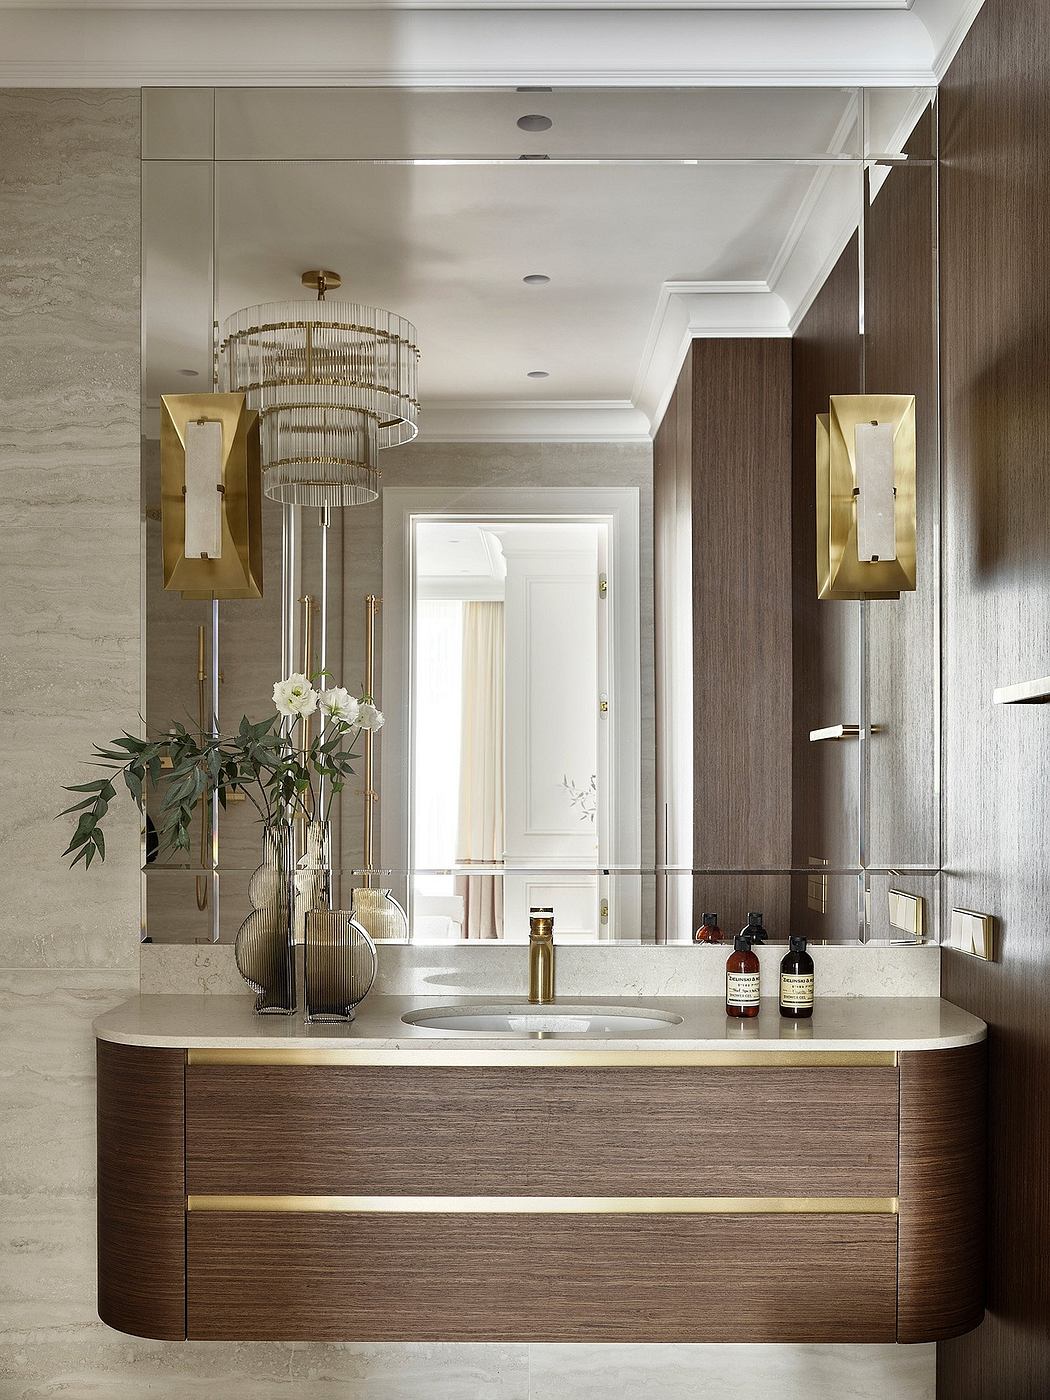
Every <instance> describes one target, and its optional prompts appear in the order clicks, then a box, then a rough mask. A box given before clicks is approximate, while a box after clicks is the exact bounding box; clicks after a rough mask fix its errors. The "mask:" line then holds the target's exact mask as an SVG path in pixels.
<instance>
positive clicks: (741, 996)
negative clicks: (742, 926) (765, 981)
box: [726, 932, 761, 1016]
mask: <svg viewBox="0 0 1050 1400" xmlns="http://www.w3.org/2000/svg"><path fill="white" fill-rule="evenodd" d="M760 1000H761V998H760V995H759V961H758V956H757V954H755V953H754V952H753V951H752V948H751V938H750V936H749V935H748V934H747V933H746V932H745V933H738V934H737V936H736V942H735V943H734V944H733V951H732V952H731V953H730V954H729V957H728V959H727V960H726V1015H727V1016H757V1015H758V1008H759V1004H760Z"/></svg>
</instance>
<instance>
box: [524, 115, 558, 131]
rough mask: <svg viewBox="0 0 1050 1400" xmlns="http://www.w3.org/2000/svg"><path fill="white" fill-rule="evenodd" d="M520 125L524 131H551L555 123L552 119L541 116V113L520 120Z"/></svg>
mask: <svg viewBox="0 0 1050 1400" xmlns="http://www.w3.org/2000/svg"><path fill="white" fill-rule="evenodd" d="M518 125H519V126H520V127H521V129H522V131H550V129H551V127H552V126H553V125H554V123H553V122H552V121H551V119H550V117H544V116H541V115H540V113H539V112H530V113H529V114H528V115H527V116H524V117H519V118H518Z"/></svg>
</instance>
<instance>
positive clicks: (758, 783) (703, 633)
mask: <svg viewBox="0 0 1050 1400" xmlns="http://www.w3.org/2000/svg"><path fill="white" fill-rule="evenodd" d="M790 379H791V346H790V342H788V341H787V340H698V341H695V342H694V343H693V346H692V349H691V351H690V353H689V354H688V355H687V357H686V360H685V364H684V365H683V367H682V372H681V375H680V377H679V380H678V384H677V386H676V389H675V393H674V396H673V397H672V400H671V404H670V406H669V408H668V411H667V415H666V416H665V418H664V421H663V423H662V424H661V427H660V430H659V433H658V435H657V438H656V443H655V448H654V510H655V520H656V549H655V562H656V577H657V593H656V599H657V602H656V631H657V638H658V642H657V647H658V650H659V653H660V655H661V656H662V657H664V658H666V659H670V660H671V661H672V663H673V664H681V663H682V660H683V659H684V661H685V663H686V664H688V665H690V666H691V668H692V688H693V704H692V709H693V716H692V719H693V725H692V729H693V738H692V754H691V761H692V767H693V839H692V852H691V860H692V863H693V864H694V865H695V866H696V867H697V868H698V869H700V870H703V869H713V870H718V869H727V870H732V869H748V868H759V869H760V868H762V867H767V868H768V867H773V868H777V867H779V868H784V867H786V866H789V865H790V863H791V843H790V838H789V833H790V829H791V689H792V685H791V667H792V657H791V538H790V532H789V531H788V529H787V528H786V527H785V526H786V522H787V520H788V519H789V517H790V511H791V484H790V474H791V463H790V453H789V450H788V444H789V440H790V417H791V382H790ZM683 522H684V526H685V529H684V532H683V529H682V527H683ZM683 533H684V534H685V538H686V541H687V543H686V545H685V548H686V549H687V550H688V552H689V555H691V558H690V559H688V560H687V567H686V568H685V570H684V571H682V570H676V568H675V563H676V560H678V559H679V558H680V556H679V555H678V554H676V550H678V549H681V547H682V535H683ZM683 610H684V612H685V614H686V621H687V628H686V632H685V635H687V636H691V643H690V644H689V650H690V655H689V656H687V657H685V658H682V657H681V656H680V651H681V646H680V643H678V642H676V635H675V623H676V619H679V620H680V618H681V614H682V612H683ZM677 635H678V637H681V635H682V632H681V631H679V632H678V634H677ZM657 674H658V676H659V675H660V667H659V666H658V668H657ZM667 698H668V701H669V703H665V704H661V698H660V697H658V701H657V704H658V713H659V714H660V715H661V716H663V717H664V719H663V730H662V734H663V736H666V734H667V732H668V728H669V719H668V716H669V714H670V713H671V710H670V706H671V705H673V699H672V698H671V697H667ZM658 753H659V754H660V755H661V756H660V758H658V766H659V767H660V769H661V773H662V778H661V782H660V787H659V792H658V803H659V804H660V805H659V807H658V811H659V813H660V818H661V820H662V817H663V812H664V805H663V804H664V803H666V802H668V801H671V800H673V793H674V787H675V784H674V763H675V762H676V761H677V762H683V761H690V756H689V755H687V754H684V753H683V754H681V755H678V754H677V753H674V752H673V751H670V750H669V749H668V747H667V744H666V741H665V737H664V738H662V739H659V740H658ZM673 820H674V818H673V816H672V822H673ZM677 893H678V892H677V891H674V892H672V894H673V895H676V894H677ZM789 900H790V895H789V889H788V881H787V880H786V879H773V878H771V877H765V878H761V877H759V878H755V879H748V878H745V877H740V878H736V877H732V876H724V877H719V876H704V877H703V878H701V879H698V880H697V881H696V884H695V886H694V889H693V917H692V923H693V926H694V927H695V926H696V925H698V924H699V922H700V917H701V914H702V912H703V910H705V909H714V910H717V912H718V913H719V915H720V917H721V921H722V924H723V927H724V928H726V929H728V930H733V931H735V930H736V929H737V928H739V927H741V926H742V925H743V924H744V923H745V921H746V915H747V911H748V910H749V909H761V910H762V911H763V913H764V914H765V915H766V922H767V927H769V928H770V930H771V931H772V932H773V935H774V937H776V936H786V931H787V917H788V908H789ZM668 904H669V907H670V908H672V909H673V907H674V899H673V897H672V898H669V902H668Z"/></svg>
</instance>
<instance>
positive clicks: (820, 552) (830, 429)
mask: <svg viewBox="0 0 1050 1400" xmlns="http://www.w3.org/2000/svg"><path fill="white" fill-rule="evenodd" d="M915 533H916V521H915V397H914V395H909V394H836V395H833V396H832V399H831V404H830V410H829V412H828V413H826V414H820V415H819V416H818V418H817V593H818V596H819V597H821V598H838V599H858V598H899V597H900V595H901V594H902V593H909V592H912V591H913V590H914V588H915Z"/></svg>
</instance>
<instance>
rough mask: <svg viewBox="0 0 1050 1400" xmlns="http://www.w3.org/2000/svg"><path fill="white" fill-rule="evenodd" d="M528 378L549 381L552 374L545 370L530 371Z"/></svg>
mask: <svg viewBox="0 0 1050 1400" xmlns="http://www.w3.org/2000/svg"><path fill="white" fill-rule="evenodd" d="M528 377H529V378H530V379H549V378H550V374H549V373H548V372H547V370H545V369H530V370H529V371H528Z"/></svg>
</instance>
